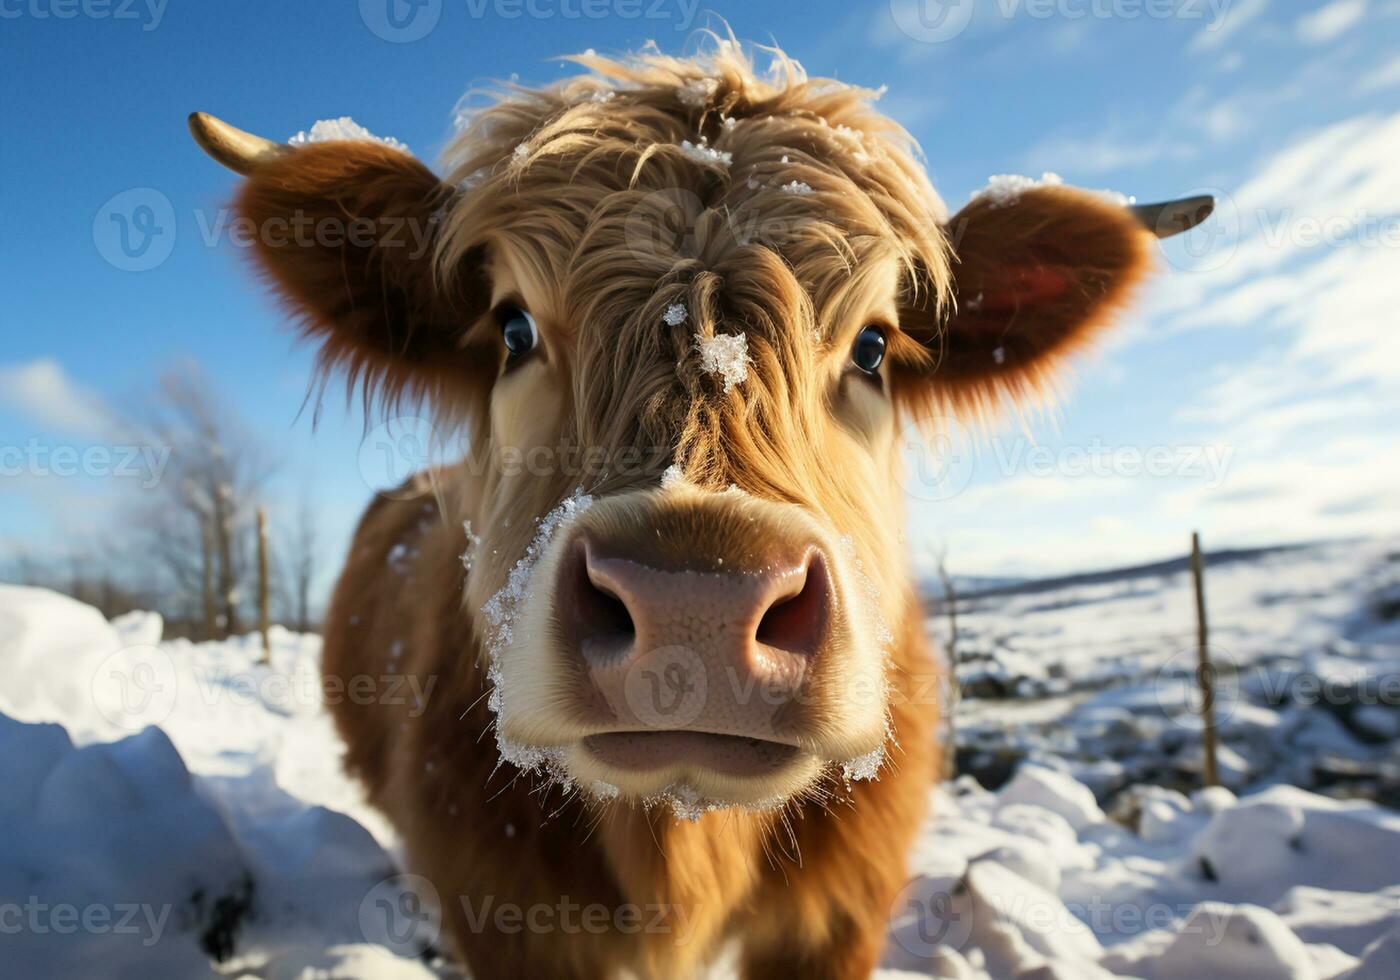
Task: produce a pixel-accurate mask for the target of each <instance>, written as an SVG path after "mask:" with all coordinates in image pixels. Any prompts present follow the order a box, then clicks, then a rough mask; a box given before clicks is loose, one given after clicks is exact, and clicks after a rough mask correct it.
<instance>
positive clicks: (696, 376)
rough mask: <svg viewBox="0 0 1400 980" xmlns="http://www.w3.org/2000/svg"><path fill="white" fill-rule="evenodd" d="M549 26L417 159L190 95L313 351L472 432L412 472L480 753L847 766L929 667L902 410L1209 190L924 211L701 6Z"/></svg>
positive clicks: (645, 787) (563, 765)
mask: <svg viewBox="0 0 1400 980" xmlns="http://www.w3.org/2000/svg"><path fill="white" fill-rule="evenodd" d="M579 60H580V61H581V62H583V63H584V64H585V65H586V66H587V67H589V68H591V69H592V72H591V73H590V74H587V75H584V76H581V77H579V78H575V79H573V80H571V81H568V82H565V83H561V84H559V85H557V86H554V87H551V88H548V89H543V90H530V91H527V90H520V89H511V90H510V91H509V92H507V93H505V94H504V95H502V96H501V97H500V98H499V100H498V101H497V102H496V103H495V104H494V105H493V106H491V107H490V108H487V109H485V110H483V111H481V112H479V113H478V114H477V115H476V116H475V118H474V119H473V120H472V121H471V123H470V125H468V126H467V127H466V128H465V129H464V131H463V132H462V133H461V135H460V136H459V137H458V138H457V139H456V141H455V142H454V143H453V144H452V145H451V147H450V149H449V151H448V153H447V161H448V169H449V172H448V173H447V175H446V176H445V177H444V178H439V177H438V176H435V175H434V173H432V172H431V171H429V170H428V169H427V168H426V167H424V166H423V165H422V164H421V163H419V162H418V161H416V160H415V159H413V158H412V157H410V156H409V155H407V154H406V153H404V152H401V151H400V150H399V149H397V148H394V147H390V146H386V145H383V144H380V143H377V142H344V141H342V142H326V143H313V144H309V145H303V146H299V147H287V146H282V145H279V144H274V143H270V142H268V141H266V140H261V139H258V138H256V137H252V136H249V135H248V134H246V133H242V132H240V131H238V130H234V129H232V128H231V127H228V126H227V125H226V124H223V123H220V122H218V121H217V120H214V119H212V118H211V117H207V116H203V115H200V114H196V116H195V117H192V126H193V128H194V131H195V134H196V136H197V138H199V140H200V142H201V143H202V144H203V145H204V146H205V148H206V149H207V150H209V151H210V152H211V153H212V154H213V155H214V156H215V157H216V158H217V159H220V160H221V161H222V162H224V163H226V164H228V165H230V166H232V167H234V168H235V169H237V170H239V171H240V172H242V173H246V174H247V175H248V180H247V181H246V183H245V184H244V186H243V188H242V191H241V193H240V196H239V199H238V207H239V209H240V211H241V213H242V215H243V216H244V217H246V218H248V219H251V221H252V222H253V223H254V224H255V225H256V227H257V234H256V236H255V237H256V254H257V256H258V259H259V261H260V264H261V265H262V267H263V268H264V269H265V270H266V272H267V274H268V275H269V277H270V279H271V281H272V282H273V284H274V285H275V286H276V288H277V289H278V290H280V292H281V293H282V294H283V295H284V296H285V297H286V299H287V300H288V301H289V302H290V304H291V305H292V306H293V307H294V308H295V309H296V310H297V311H298V313H299V314H300V315H301V317H302V319H303V322H304V325H305V330H306V331H307V333H308V334H309V335H311V336H312V337H314V338H317V339H319V341H320V342H321V344H322V347H321V350H322V357H323V362H324V364H325V366H326V367H328V368H343V369H345V370H346V371H347V372H348V374H349V376H350V378H351V380H352V382H359V383H362V384H363V386H364V388H365V391H366V392H367V393H368V394H372V395H382V396H387V397H388V398H389V399H390V400H391V401H392V400H397V399H399V398H401V397H411V398H423V399H426V400H427V401H428V402H429V403H430V404H431V405H432V406H433V408H434V410H435V411H436V412H437V413H438V416H439V417H440V418H443V419H450V420H451V421H452V422H453V423H454V424H459V425H461V426H463V427H464V429H465V431H466V432H467V433H468V435H469V439H470V446H471V456H472V458H473V459H474V460H475V461H476V465H470V466H466V465H464V466H462V467H458V468H456V469H449V470H447V471H445V472H444V474H443V475H442V477H441V480H442V482H443V483H444V484H445V488H444V489H445V490H446V491H447V493H446V494H445V496H446V497H447V499H449V500H457V501H460V507H461V510H462V515H461V516H463V517H469V518H470V520H471V524H472V528H473V529H474V531H475V532H476V534H477V535H479V540H478V541H476V542H475V543H474V546H473V565H472V571H471V573H470V575H469V577H468V584H467V588H466V594H465V597H464V602H465V608H464V612H463V615H466V616H470V617H471V618H472V619H473V622H474V626H475V630H476V634H477V637H478V640H479V642H480V647H481V649H482V651H483V654H482V655H483V656H484V657H485V658H486V660H487V663H486V665H485V666H487V667H488V668H489V671H490V676H491V681H492V685H493V693H492V695H491V699H492V705H493V707H494V708H495V709H496V712H497V726H498V732H497V735H498V738H499V744H500V747H501V750H502V752H503V754H504V756H505V757H506V758H507V759H509V760H510V761H512V762H514V763H517V764H519V765H521V766H522V767H525V768H534V767H543V768H545V769H547V770H549V771H550V772H551V773H553V774H554V775H556V776H560V777H562V778H565V779H568V780H570V781H573V782H576V783H577V784H579V785H581V786H583V787H586V788H588V789H590V790H591V791H593V792H594V794H595V795H598V796H602V797H610V796H621V797H623V798H626V799H631V800H650V799H656V798H671V799H673V800H680V801H681V802H683V803H688V804H694V805H702V806H703V805H708V804H711V803H714V804H722V805H736V804H738V805H762V804H766V803H771V802H774V801H780V800H784V799H788V798H791V797H793V796H794V795H795V794H799V793H801V792H803V791H806V790H812V789H813V788H814V787H817V786H818V785H820V782H821V779H822V777H823V775H824V774H827V773H836V774H840V773H842V772H844V773H845V774H846V775H847V776H852V775H854V776H869V775H873V774H875V773H876V772H877V770H878V769H879V767H880V765H881V760H882V759H883V758H884V755H883V753H884V752H885V750H886V749H887V748H888V747H889V744H890V741H891V735H890V703H891V697H892V693H891V692H892V690H893V688H894V687H895V686H897V685H898V684H899V683H901V682H902V680H903V679H905V678H906V677H907V674H908V673H909V672H911V671H919V670H927V669H928V667H927V666H926V665H922V664H921V663H920V662H919V661H918V660H917V659H911V657H913V656H914V655H913V653H912V652H911V650H910V647H911V644H910V643H909V642H908V641H907V639H906V638H907V637H908V636H910V635H911V634H912V631H913V630H917V628H918V618H919V617H918V611H917V606H916V603H915V597H914V596H913V594H912V589H911V586H910V576H909V574H908V572H907V569H906V566H905V562H904V559H903V558H902V557H901V554H902V547H901V538H900V524H901V519H900V514H901V512H902V494H901V491H900V481H899V473H898V470H899V458H898V456H899V454H898V452H897V443H898V440H897V437H896V434H897V430H898V427H899V426H900V425H901V424H902V421H903V420H904V419H908V418H912V419H921V418H927V417H929V416H931V415H936V414H939V413H941V412H943V411H945V410H949V411H983V410H987V409H991V408H994V407H995V406H996V405H998V404H999V403H1001V402H1003V401H1005V400H1008V399H1016V398H1022V397H1025V396H1027V395H1029V394H1032V393H1034V392H1036V391H1037V390H1039V389H1041V388H1042V387H1043V385H1044V383H1045V382H1046V381H1047V379H1049V378H1050V377H1051V376H1052V375H1053V374H1054V372H1055V370H1056V368H1057V366H1059V365H1060V363H1061V362H1062V360H1063V359H1064V357H1065V356H1066V355H1067V354H1068V353H1069V352H1071V351H1073V350H1075V349H1076V348H1079V347H1082V346H1083V345H1084V344H1085V343H1086V342H1088V341H1089V340H1090V339H1092V337H1093V336H1094V334H1095V333H1096V332H1097V331H1099V330H1100V329H1101V328H1102V327H1103V326H1104V325H1105V324H1106V323H1107V321H1108V318H1109V315H1110V314H1111V313H1112V312H1113V311H1114V310H1115V309H1117V308H1119V307H1121V305H1122V304H1123V303H1124V302H1125V301H1126V299H1127V298H1128V296H1129V294H1130V292H1131V290H1132V287H1133V286H1134V285H1135V284H1136V283H1137V282H1138V281H1139V280H1140V279H1141V278H1142V276H1143V275H1144V273H1145V271H1146V270H1147V268H1148V265H1149V258H1150V255H1151V244H1150V243H1151V240H1152V234H1151V232H1150V231H1149V230H1147V229H1145V228H1144V221H1148V222H1151V223H1155V224H1156V225H1157V226H1158V227H1160V228H1164V229H1168V230H1180V229H1181V228H1184V227H1189V225H1190V224H1193V223H1194V222H1195V221H1196V220H1199V219H1200V218H1201V217H1204V213H1205V212H1208V210H1209V207H1208V202H1201V201H1196V202H1187V203H1186V204H1185V205H1183V206H1176V205H1173V206H1165V207H1160V208H1158V209H1155V210H1154V209H1150V208H1146V209H1145V208H1137V209H1133V208H1129V207H1127V206H1126V205H1125V204H1124V203H1123V202H1121V201H1113V200H1109V199H1107V198H1106V197H1104V196H1102V195H1097V194H1093V193H1088V192H1084V191H1079V190H1074V189H1070V188H1067V187H1063V186H1054V185H1050V184H1037V185H1034V186H1017V185H1002V186H1000V187H997V188H994V189H993V191H992V192H990V193H987V194H984V195H982V196H979V197H977V198H975V199H974V200H973V201H972V202H971V203H970V204H968V205H967V206H966V207H965V208H963V209H962V210H961V211H959V212H958V213H956V214H954V215H952V216H951V217H949V216H948V215H947V213H946V211H945V209H944V207H943V204H942V202H941V201H940V200H939V198H938V196H937V195H936V194H935V192H934V190H933V188H932V187H931V186H930V185H929V183H928V181H927V179H926V177H925V176H924V172H923V170H922V168H921V167H920V166H919V165H918V164H917V163H916V161H915V159H914V155H913V146H912V142H911V140H910V138H909V137H908V135H907V134H906V133H905V132H904V131H903V130H902V129H900V128H899V127H898V126H896V125H895V124H894V123H892V122H890V121H889V120H888V119H886V118H885V117H883V116H881V115H879V114H878V113H877V112H876V111H875V110H874V109H873V108H872V106H871V101H872V99H871V96H872V93H869V92H866V91H863V90H860V89H856V88H852V87H849V86H846V85H841V84H838V83H835V82H830V81H809V80H807V79H806V78H805V77H804V76H803V75H802V74H801V71H800V69H799V68H798V67H797V66H796V65H795V63H792V62H789V61H787V60H786V59H784V58H782V57H781V56H779V58H778V62H777V69H776V72H775V73H774V74H773V75H772V76H771V77H767V78H760V77H758V76H757V75H755V73H754V72H753V70H752V68H751V66H750V64H749V62H748V61H747V59H746V58H745V57H744V56H743V55H742V54H741V53H740V52H739V51H737V50H736V49H735V48H734V46H733V45H729V44H721V45H720V46H719V49H718V50H717V51H715V52H713V53H712V54H711V55H709V56H707V57H705V58H704V59H689V60H677V59H671V58H666V57H662V56H659V55H645V56H640V57H637V58H634V59H630V60H627V61H625V62H617V61H611V60H607V59H602V58H596V57H592V56H588V57H586V58H582V59H579ZM298 222H300V228H301V230H302V234H300V235H298V234H295V230H296V228H297V227H298ZM357 227H358V229H359V232H360V233H359V234H358V236H357V235H355V234H354V233H353V232H354V230H355V229H356V228H357ZM274 232H275V233H274ZM482 461H485V462H486V463H488V465H484V466H483V465H480V464H481V462H482ZM463 655H464V656H465V655H469V654H468V653H467V652H466V651H464V652H463Z"/></svg>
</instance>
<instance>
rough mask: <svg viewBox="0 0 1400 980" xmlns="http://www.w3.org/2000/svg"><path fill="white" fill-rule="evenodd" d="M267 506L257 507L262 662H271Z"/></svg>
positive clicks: (259, 622) (259, 623)
mask: <svg viewBox="0 0 1400 980" xmlns="http://www.w3.org/2000/svg"><path fill="white" fill-rule="evenodd" d="M269 591H270V590H269V589H268V583H267V508H265V507H261V506H260V507H258V629H259V630H261V631H262V648H263V654H262V663H265V664H268V663H271V662H272V641H271V640H269V639H268V636H267V627H268V611H267V606H268V594H269Z"/></svg>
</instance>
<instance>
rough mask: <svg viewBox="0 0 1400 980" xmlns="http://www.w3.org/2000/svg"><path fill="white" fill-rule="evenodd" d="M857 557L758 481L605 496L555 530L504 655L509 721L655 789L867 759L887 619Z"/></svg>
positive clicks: (709, 789)
mask: <svg viewBox="0 0 1400 980" xmlns="http://www.w3.org/2000/svg"><path fill="white" fill-rule="evenodd" d="M846 564H847V562H846V559H845V558H844V556H843V554H842V550H841V549H840V548H838V547H836V546H835V542H833V541H832V540H831V538H830V535H829V534H827V533H825V532H824V531H823V529H822V528H821V527H820V526H819V525H818V524H817V522H815V521H814V520H812V519H811V518H810V517H809V516H807V515H806V513H805V512H803V511H802V510H800V509H799V508H796V507H792V506H788V505H780V504H774V503H769V502H766V501H761V500H758V499H756V498H753V497H749V496H746V495H744V494H742V493H738V492H732V491H731V492H729V493H720V494H714V493H704V492H701V491H698V490H695V489H694V488H690V487H685V488H684V489H679V490H678V489H675V488H672V489H668V490H666V491H648V492H643V493H631V494H626V495H621V496H618V497H613V498H608V499H604V500H601V501H598V502H596V503H594V504H593V505H592V506H591V507H590V508H589V509H588V510H587V511H586V512H584V513H583V514H582V516H580V517H579V518H578V519H577V520H576V521H575V522H573V523H572V524H571V525H570V526H569V527H568V528H567V530H566V531H565V532H564V533H561V534H560V535H559V536H558V538H557V539H556V540H554V541H552V542H551V543H550V547H549V549H548V551H547V553H546V554H545V556H544V557H543V560H542V561H541V563H540V565H539V567H538V569H537V570H536V573H535V574H536V576H537V579H536V585H535V587H534V588H532V590H531V591H532V599H531V602H530V608H529V610H528V611H527V613H526V618H527V619H529V620H531V621H532V622H531V623H530V624H529V627H528V628H526V629H523V630H517V631H515V635H514V638H513V642H512V644H511V646H510V648H509V649H506V650H503V651H501V653H500V657H499V661H498V663H497V672H498V675H499V677H500V685H501V688H502V696H501V698H500V725H501V734H502V736H503V738H504V739H505V740H506V741H507V742H509V743H511V744H514V745H522V746H527V747H530V748H532V749H536V750H542V751H544V752H552V753H555V754H556V761H557V762H558V763H559V764H560V765H561V766H562V767H563V768H564V769H565V770H566V771H567V775H568V776H569V777H571V778H575V779H578V780H580V781H581V782H583V783H584V784H585V785H588V784H590V783H593V784H600V785H604V786H607V787H609V788H613V787H615V788H617V789H618V790H619V791H620V792H622V793H624V794H625V795H629V796H643V797H649V796H655V795H659V794H664V793H667V792H675V791H677V790H678V789H679V788H684V789H685V791H686V792H687V793H691V794H699V795H700V796H702V797H705V798H709V799H715V800H719V801H728V802H748V803H752V802H757V801H760V800H771V799H773V798H775V797H782V796H786V795H789V794H791V793H792V792H795V791H796V790H798V789H800V788H801V787H802V786H803V785H805V784H806V783H808V782H809V781H810V780H811V779H813V778H814V777H815V776H816V775H817V773H818V772H819V771H820V770H821V768H822V767H823V766H824V765H825V764H828V763H841V764H845V763H849V762H850V761H851V760H854V759H857V758H860V757H868V756H869V755H870V754H871V753H872V752H878V751H879V749H880V748H881V746H882V745H883V743H884V740H885V732H886V724H885V686H884V677H883V664H884V661H885V651H884V650H883V649H882V647H881V644H880V642H879V638H880V637H881V636H882V635H883V634H884V631H883V630H882V629H880V628H879V626H878V625H877V623H876V620H877V619H878V615H879V614H878V611H876V610H873V609H869V608H866V605H867V600H866V591H867V590H863V589H861V588H859V587H856V586H857V584H858V583H856V582H855V581H853V574H854V570H852V569H849V568H847V567H846ZM526 755H527V756H528V753H526Z"/></svg>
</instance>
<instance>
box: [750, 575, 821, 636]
mask: <svg viewBox="0 0 1400 980" xmlns="http://www.w3.org/2000/svg"><path fill="white" fill-rule="evenodd" d="M806 571H807V575H806V577H805V578H804V579H803V582H802V588H801V589H799V590H798V592H797V594H796V595H792V596H789V597H787V598H785V599H781V600H779V601H778V602H775V603H774V604H773V605H771V606H769V607H768V609H767V611H766V612H764V614H763V618H762V619H760V620H759V622H758V629H757V631H756V633H755V639H757V640H758V642H759V643H761V644H763V645H764V646H769V647H775V648H777V649H779V650H788V651H791V652H793V653H801V654H806V655H813V654H815V653H816V652H817V651H818V650H819V649H820V647H821V644H822V638H823V637H824V636H825V633H826V628H827V618H828V617H829V616H830V612H831V581H830V579H829V578H828V576H827V571H826V563H825V561H824V560H823V559H822V556H821V555H820V554H813V555H812V556H811V558H810V559H809V560H808V563H807V570H806Z"/></svg>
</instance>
